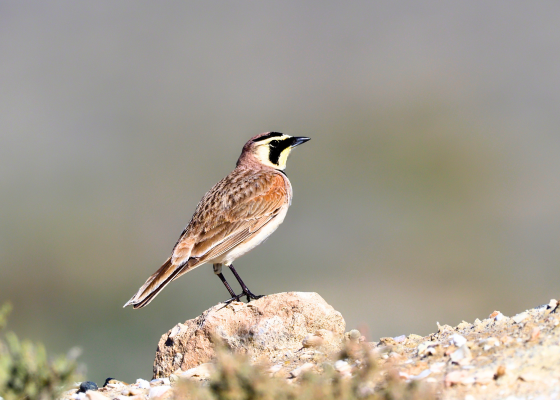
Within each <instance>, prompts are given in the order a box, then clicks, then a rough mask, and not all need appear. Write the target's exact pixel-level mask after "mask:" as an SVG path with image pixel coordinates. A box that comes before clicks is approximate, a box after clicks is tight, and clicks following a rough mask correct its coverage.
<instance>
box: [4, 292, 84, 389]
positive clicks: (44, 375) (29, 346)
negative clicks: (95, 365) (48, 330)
mask: <svg viewBox="0 0 560 400" xmlns="http://www.w3.org/2000/svg"><path fill="white" fill-rule="evenodd" d="M10 311H11V306H10V305H9V304H8V303H6V304H4V305H2V306H1V307H0V331H2V329H3V328H4V327H5V325H6V323H7V317H8V314H9V313H10ZM2 336H3V337H2ZM2 336H0V397H2V398H3V399H4V400H23V399H25V400H54V399H56V398H57V396H58V395H59V394H60V393H61V392H62V390H64V389H65V388H66V387H67V386H70V385H72V384H73V383H74V382H75V381H76V379H78V376H77V375H76V367H77V365H76V361H75V360H71V359H68V358H67V357H65V356H59V357H56V358H55V359H53V360H50V359H49V358H48V357H47V352H46V350H45V347H44V346H43V345H42V344H41V343H32V342H30V341H28V340H23V341H21V340H20V339H18V337H17V336H16V334H15V333H13V332H7V333H5V334H4V335H2Z"/></svg>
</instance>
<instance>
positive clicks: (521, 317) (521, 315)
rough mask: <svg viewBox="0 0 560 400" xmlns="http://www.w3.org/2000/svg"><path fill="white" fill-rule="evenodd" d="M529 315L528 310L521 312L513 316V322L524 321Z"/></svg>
mask: <svg viewBox="0 0 560 400" xmlns="http://www.w3.org/2000/svg"><path fill="white" fill-rule="evenodd" d="M528 316H529V314H527V312H522V313H519V314H517V315H516V316H514V317H512V318H511V319H513V322H515V323H516V324H518V323H520V322H521V321H523V320H524V319H525V318H527V317H528Z"/></svg>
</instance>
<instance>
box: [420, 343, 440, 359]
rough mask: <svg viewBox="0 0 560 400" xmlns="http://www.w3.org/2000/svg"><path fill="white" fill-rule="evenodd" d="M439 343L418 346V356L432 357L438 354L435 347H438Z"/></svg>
mask: <svg viewBox="0 0 560 400" xmlns="http://www.w3.org/2000/svg"><path fill="white" fill-rule="evenodd" d="M438 345H439V343H437V342H424V343H420V344H419V345H418V356H419V357H424V356H431V355H434V354H435V353H436V350H435V348H434V347H435V346H438Z"/></svg>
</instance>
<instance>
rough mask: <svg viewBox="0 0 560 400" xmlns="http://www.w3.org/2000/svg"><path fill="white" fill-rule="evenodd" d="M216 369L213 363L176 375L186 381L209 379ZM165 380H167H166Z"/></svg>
mask: <svg viewBox="0 0 560 400" xmlns="http://www.w3.org/2000/svg"><path fill="white" fill-rule="evenodd" d="M215 369H216V367H215V365H214V364H212V363H204V364H200V365H199V366H198V367H194V368H191V369H188V370H186V371H181V370H179V371H175V375H177V376H178V377H179V378H184V379H193V378H194V379H208V378H210V375H212V373H213V372H214V370H215ZM164 379H165V378H164Z"/></svg>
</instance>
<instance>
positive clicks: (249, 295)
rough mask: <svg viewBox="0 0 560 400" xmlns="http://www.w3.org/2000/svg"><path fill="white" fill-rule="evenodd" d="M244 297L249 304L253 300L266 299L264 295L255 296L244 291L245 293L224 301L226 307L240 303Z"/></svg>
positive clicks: (248, 291)
mask: <svg viewBox="0 0 560 400" xmlns="http://www.w3.org/2000/svg"><path fill="white" fill-rule="evenodd" d="M243 296H246V297H247V303H248V302H250V301H251V300H257V299H260V298H261V297H264V295H262V294H261V295H257V294H253V293H252V292H251V291H250V290H243V292H241V293H240V294H238V295H235V296H233V297H232V298H231V299H229V300H226V301H224V303H225V304H226V305H228V304H230V303H233V302H234V301H239V300H240V299H241V298H242V297H243Z"/></svg>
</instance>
